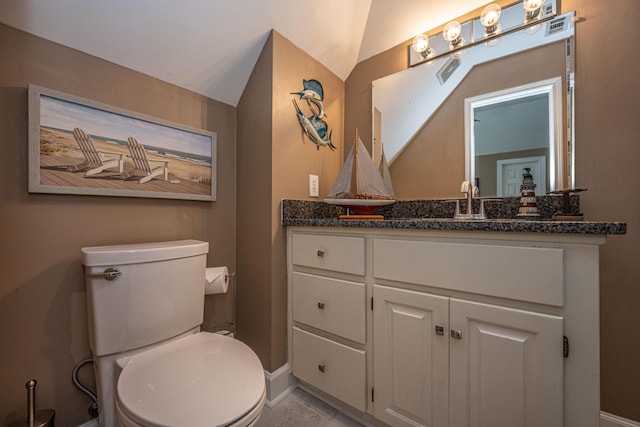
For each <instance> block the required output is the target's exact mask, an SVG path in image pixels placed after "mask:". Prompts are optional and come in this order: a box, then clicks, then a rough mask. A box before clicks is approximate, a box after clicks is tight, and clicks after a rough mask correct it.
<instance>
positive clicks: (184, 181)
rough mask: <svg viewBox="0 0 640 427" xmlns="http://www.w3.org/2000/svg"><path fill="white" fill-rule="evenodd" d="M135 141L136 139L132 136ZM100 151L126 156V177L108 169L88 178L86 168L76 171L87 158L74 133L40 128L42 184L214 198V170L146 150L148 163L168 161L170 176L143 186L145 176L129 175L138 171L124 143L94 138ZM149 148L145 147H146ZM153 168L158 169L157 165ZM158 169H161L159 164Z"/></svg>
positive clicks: (109, 156) (114, 156) (144, 143)
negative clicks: (212, 185) (149, 161)
mask: <svg viewBox="0 0 640 427" xmlns="http://www.w3.org/2000/svg"><path fill="white" fill-rule="evenodd" d="M132 136H134V137H135V135H132ZM91 137H92V140H93V142H94V145H95V147H96V149H97V150H98V151H101V152H105V153H122V154H124V155H125V156H124V171H123V172H124V173H123V174H120V173H119V171H118V170H117V169H115V168H114V169H105V170H104V171H102V172H100V173H98V174H96V175H93V176H85V173H86V168H85V169H79V170H75V169H76V167H74V166H76V165H80V164H82V163H83V162H84V161H85V158H84V156H83V154H82V152H81V151H80V147H79V145H78V142H77V141H76V140H75V138H74V136H73V133H72V132H71V131H66V130H60V129H53V128H48V127H45V126H41V128H40V184H41V185H52V186H74V187H90V188H108V189H117V190H134V191H155V192H157V191H160V192H172V193H189V194H196V195H210V194H211V166H209V165H206V164H202V163H198V162H192V161H189V160H188V159H184V158H176V157H175V156H171V155H164V154H161V153H157V152H153V151H151V150H149V149H148V148H147V150H146V151H147V158H148V159H149V160H168V161H169V164H168V166H169V167H168V170H169V176H168V180H167V181H165V180H164V176H163V175H159V176H157V177H154V178H153V179H152V180H151V181H149V182H146V183H142V184H141V183H140V182H139V181H140V179H141V178H142V177H143V176H144V175H140V174H137V175H130V174H131V172H132V171H133V170H134V169H135V168H134V164H133V161H132V159H131V156H130V152H129V149H128V148H127V146H126V142H125V141H120V142H119V143H118V142H114V141H108V140H104V139H100V137H96V136H93V135H92V136H91ZM138 141H139V142H140V143H141V144H143V145H145V146H146V145H147V144H150V145H153V143H152V142H150V141H149V142H147V141H143V140H141V139H138ZM145 148H146V147H145ZM103 157H104V158H105V159H116V158H118V156H117V155H115V154H104V155H103ZM154 165H156V164H155V163H154ZM157 165H161V163H158V164H157Z"/></svg>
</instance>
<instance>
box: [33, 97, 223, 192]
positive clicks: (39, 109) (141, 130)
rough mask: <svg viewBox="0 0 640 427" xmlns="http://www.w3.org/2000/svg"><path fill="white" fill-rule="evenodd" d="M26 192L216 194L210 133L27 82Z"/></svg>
mask: <svg viewBox="0 0 640 427" xmlns="http://www.w3.org/2000/svg"><path fill="white" fill-rule="evenodd" d="M29 192H31V193H58V194H84V195H99V196H124V197H149V198H164V199H187V200H203V201H213V200H216V134H215V132H210V131H205V130H202V129H194V128H190V127H187V126H183V125H180V124H176V123H171V122H168V121H165V120H160V119H157V118H153V117H149V116H146V115H143V114H139V113H135V112H132V111H127V110H124V109H121V108H117V107H113V106H109V105H106V104H102V103H99V102H96V101H91V100H88V99H83V98H80V97H76V96H73V95H69V94H65V93H62V92H58V91H55V90H52V89H46V88H43V87H40V86H35V85H29Z"/></svg>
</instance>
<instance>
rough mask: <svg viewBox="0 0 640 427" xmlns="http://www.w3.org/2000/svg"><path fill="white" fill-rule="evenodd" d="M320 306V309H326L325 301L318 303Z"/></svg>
mask: <svg viewBox="0 0 640 427" xmlns="http://www.w3.org/2000/svg"><path fill="white" fill-rule="evenodd" d="M318 308H319V309H320V310H324V303H323V302H319V303H318Z"/></svg>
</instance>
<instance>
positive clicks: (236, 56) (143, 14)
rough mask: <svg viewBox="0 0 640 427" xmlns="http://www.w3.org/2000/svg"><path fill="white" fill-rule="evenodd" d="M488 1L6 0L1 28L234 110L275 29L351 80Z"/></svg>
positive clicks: (0, 14)
mask: <svg viewBox="0 0 640 427" xmlns="http://www.w3.org/2000/svg"><path fill="white" fill-rule="evenodd" d="M487 3H490V1H487V0H455V1H451V0H322V1H319V0H107V1H105V0H2V1H1V2H0V22H1V23H4V24H7V25H9V26H11V27H14V28H18V29H20V30H24V31H26V32H29V33H32V34H35V35H37V36H40V37H43V38H45V39H48V40H51V41H54V42H56V43H60V44H62V45H65V46H68V47H71V48H74V49H77V50H80V51H82V52H86V53H88V54H90V55H93V56H96V57H99V58H103V59H105V60H108V61H111V62H114V63H116V64H119V65H122V66H125V67H127V68H131V69H133V70H136V71H139V72H142V73H144V74H147V75H150V76H153V77H156V78H158V79H161V80H164V81H166V82H169V83H172V84H175V85H177V86H181V87H183V88H186V89H189V90H192V91H194V92H196V93H199V94H202V95H205V96H207V97H210V98H213V99H216V100H218V101H222V102H224V103H227V104H230V105H232V106H236V105H237V103H238V101H239V99H240V96H241V95H242V92H243V90H244V87H245V85H246V83H247V80H248V79H249V76H250V75H251V71H252V69H253V67H254V65H255V63H256V61H257V59H258V56H259V55H260V52H261V50H262V48H263V46H264V43H265V42H266V40H267V37H268V35H269V32H270V30H271V29H275V30H276V31H278V32H279V33H280V34H282V35H283V36H284V37H286V38H287V39H289V40H291V41H292V42H293V43H294V44H295V45H297V46H298V47H300V48H301V49H302V50H304V51H305V52H307V53H308V54H309V55H310V56H312V57H314V58H315V59H316V60H318V61H319V62H320V63H322V64H324V65H325V66H326V67H327V68H328V69H330V70H331V71H332V72H333V73H335V74H336V75H337V76H338V77H340V78H341V79H343V80H345V79H346V78H347V77H348V76H349V73H350V72H351V71H352V70H353V68H354V67H355V65H356V64H357V63H358V62H360V61H363V60H365V59H367V58H370V57H371V56H374V55H376V54H378V53H380V52H383V51H385V50H387V49H389V48H391V47H393V46H395V45H397V44H399V43H402V42H404V41H406V40H408V39H410V38H412V37H413V36H414V35H415V34H417V33H420V32H423V31H426V30H429V29H431V28H434V27H437V26H439V25H442V24H443V23H445V22H446V21H447V20H449V19H452V18H455V17H457V16H460V15H462V14H464V13H466V12H467V11H469V10H472V9H475V8H478V7H480V6H482V5H484V4H487Z"/></svg>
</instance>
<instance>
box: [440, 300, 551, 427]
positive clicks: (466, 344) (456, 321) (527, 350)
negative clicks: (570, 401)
mask: <svg viewBox="0 0 640 427" xmlns="http://www.w3.org/2000/svg"><path fill="white" fill-rule="evenodd" d="M450 326H451V337H452V338H451V344H450V352H451V371H450V375H451V383H450V387H451V398H450V405H451V406H450V420H451V426H452V427H463V426H464V427H467V426H470V427H521V426H522V427H533V426H537V427H554V426H557V427H561V426H562V423H563V419H562V417H563V414H562V407H563V401H562V396H563V390H562V384H563V378H562V371H563V354H562V338H563V337H562V318H561V317H556V316H550V315H545V314H539V313H533V312H528V311H522V310H516V309H510V308H504V307H498V306H493V305H488V304H480V303H473V302H469V301H462V300H457V299H453V298H452V299H451V301H450Z"/></svg>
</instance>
